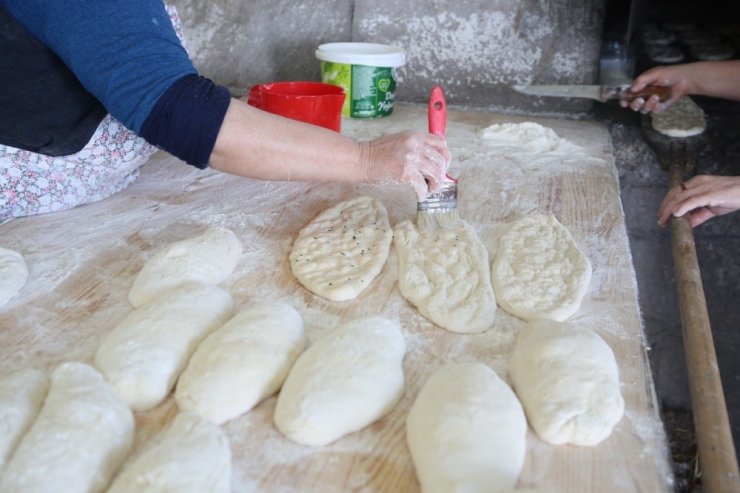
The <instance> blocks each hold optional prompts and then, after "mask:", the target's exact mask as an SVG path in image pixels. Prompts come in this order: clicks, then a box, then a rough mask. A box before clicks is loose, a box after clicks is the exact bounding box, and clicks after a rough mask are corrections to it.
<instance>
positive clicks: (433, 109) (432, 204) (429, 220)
mask: <svg viewBox="0 0 740 493" xmlns="http://www.w3.org/2000/svg"><path fill="white" fill-rule="evenodd" d="M428 114H429V133H432V134H434V135H438V136H439V137H444V136H445V131H446V127H447V103H446V102H445V95H444V92H443V91H442V88H441V87H440V86H438V85H437V86H434V88H433V89H432V93H431V95H430V97H429V110H428ZM459 222H460V216H458V214H457V179H455V178H453V177H451V176H450V175H449V174H446V175H445V177H444V180H443V181H442V186H441V188H440V190H439V191H438V192H435V193H433V194H431V195H429V196H428V197H427V198H426V200H424V201H422V202H418V203H417V204H416V224H417V226H419V227H422V228H430V229H434V228H445V227H455V226H456V225H458V224H459Z"/></svg>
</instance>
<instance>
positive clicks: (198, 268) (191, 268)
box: [128, 227, 242, 308]
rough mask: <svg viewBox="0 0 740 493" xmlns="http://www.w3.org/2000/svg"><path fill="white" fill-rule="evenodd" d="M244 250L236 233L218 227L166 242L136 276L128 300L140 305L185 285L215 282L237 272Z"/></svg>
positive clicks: (137, 306) (214, 283)
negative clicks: (237, 265) (172, 241)
mask: <svg viewBox="0 0 740 493" xmlns="http://www.w3.org/2000/svg"><path fill="white" fill-rule="evenodd" d="M241 253H242V245H241V242H240V241H239V239H238V238H237V237H236V235H235V234H234V232H233V231H231V230H230V229H227V228H218V227H211V228H209V229H208V230H206V231H205V232H204V233H203V234H200V235H198V236H194V237H192V238H187V239H184V240H180V241H176V242H174V243H171V244H169V245H166V246H165V247H163V248H162V249H160V250H159V251H158V252H157V253H156V254H154V256H153V257H152V258H150V259H149V260H148V261H147V262H146V264H144V267H143V268H142V269H141V271H140V272H139V274H138V275H137V276H136V279H134V284H133V286H131V291H129V295H128V297H129V301H130V302H131V304H132V305H133V306H135V307H136V308H139V307H141V306H143V305H145V304H146V303H148V302H150V301H151V300H152V299H154V298H156V297H157V296H159V295H161V294H162V293H164V292H165V291H167V290H170V289H173V288H176V287H178V286H181V285H183V284H187V283H201V284H209V285H216V284H218V283H220V282H221V281H223V280H225V279H226V278H227V277H229V276H230V275H231V273H232V272H234V268H235V267H236V264H237V262H238V261H239V257H240V256H241Z"/></svg>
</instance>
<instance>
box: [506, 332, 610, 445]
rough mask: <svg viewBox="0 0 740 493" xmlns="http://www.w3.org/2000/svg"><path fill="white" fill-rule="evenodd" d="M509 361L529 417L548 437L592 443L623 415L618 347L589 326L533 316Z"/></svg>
mask: <svg viewBox="0 0 740 493" xmlns="http://www.w3.org/2000/svg"><path fill="white" fill-rule="evenodd" d="M509 365H510V366H509V374H510V375H511V379H512V382H513V384H514V389H515V391H516V393H517V395H518V396H519V399H521V401H522V404H523V405H524V409H525V410H526V412H527V417H528V418H529V423H530V424H531V425H532V428H533V429H534V431H535V432H536V433H537V435H538V436H539V437H540V438H541V439H542V440H544V441H546V442H549V443H552V444H555V445H560V444H564V443H571V444H574V445H591V446H593V445H596V444H598V443H599V442H601V441H602V440H604V439H605V438H607V437H608V436H609V435H610V434H611V432H612V430H613V429H614V426H615V425H616V424H617V423H618V422H619V420H620V419H622V414H623V413H624V400H623V399H622V395H621V393H620V390H619V371H618V369H617V363H616V360H615V359H614V353H613V352H612V350H611V348H609V346H608V345H607V344H606V343H605V342H604V340H603V339H601V337H599V336H598V335H597V334H596V333H595V332H593V331H591V330H589V329H586V328H583V327H578V326H576V325H573V324H569V323H562V322H552V321H549V320H540V321H537V322H531V323H530V324H528V325H527V326H526V327H525V328H524V329H523V330H522V332H521V333H520V334H519V337H518V339H517V343H516V347H515V348H514V352H513V353H512V355H511V360H510V363H509Z"/></svg>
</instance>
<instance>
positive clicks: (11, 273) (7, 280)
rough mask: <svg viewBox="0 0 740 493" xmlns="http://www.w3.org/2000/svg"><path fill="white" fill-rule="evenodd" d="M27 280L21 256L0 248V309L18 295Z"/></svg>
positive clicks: (13, 251)
mask: <svg viewBox="0 0 740 493" xmlns="http://www.w3.org/2000/svg"><path fill="white" fill-rule="evenodd" d="M27 280H28V267H27V266H26V262H25V260H23V255H21V254H20V253H18V252H16V251H15V250H9V249H7V248H0V308H2V307H3V306H4V305H5V304H7V303H8V301H10V299H11V298H12V297H13V296H15V295H16V294H18V292H19V291H20V290H21V289H22V288H23V286H24V285H25V284H26V281H27Z"/></svg>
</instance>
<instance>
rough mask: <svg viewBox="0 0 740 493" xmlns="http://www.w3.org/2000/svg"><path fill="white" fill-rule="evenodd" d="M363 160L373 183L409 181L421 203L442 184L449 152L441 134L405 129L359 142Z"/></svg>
mask: <svg viewBox="0 0 740 493" xmlns="http://www.w3.org/2000/svg"><path fill="white" fill-rule="evenodd" d="M360 152H361V154H360V160H361V165H362V167H363V169H364V170H365V173H366V174H365V179H366V181H368V182H370V183H408V184H410V185H411V186H412V187H413V188H414V191H415V192H416V196H417V198H418V200H419V202H421V201H423V200H425V199H426V198H427V197H428V196H429V194H430V193H434V192H436V191H438V190H439V189H440V187H441V185H442V180H443V179H444V176H445V173H446V172H447V166H448V165H449V163H450V151H449V149H448V148H447V143H446V142H445V140H444V139H443V138H441V137H437V136H436V135H433V134H430V133H424V132H413V131H406V132H401V133H396V134H391V135H386V136H384V137H380V138H379V139H376V140H372V141H369V142H361V143H360Z"/></svg>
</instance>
